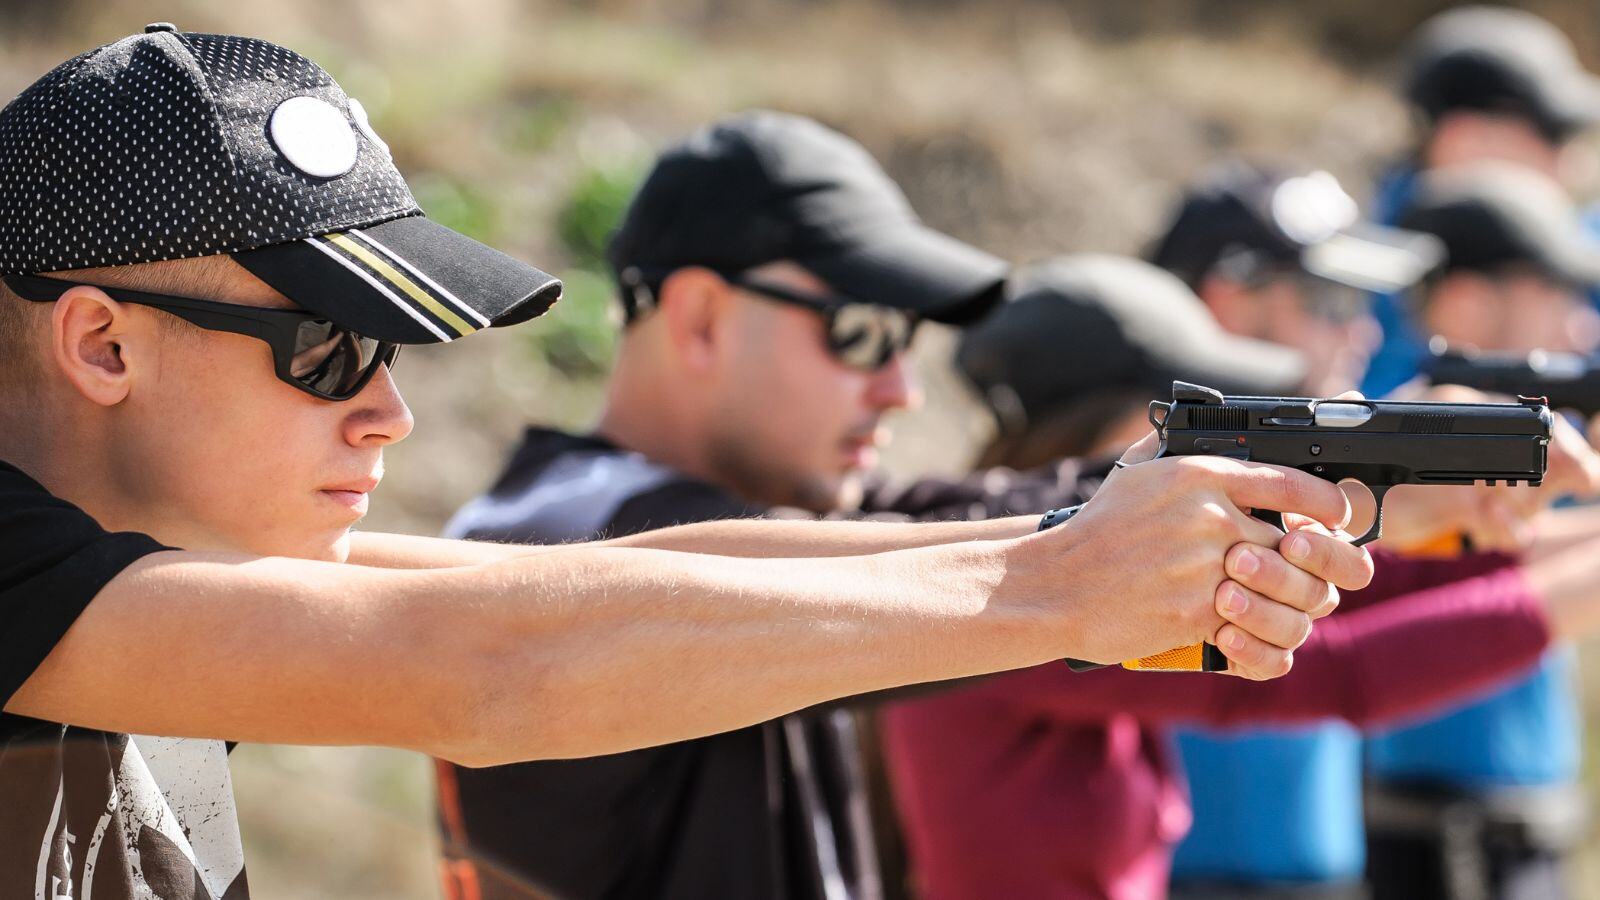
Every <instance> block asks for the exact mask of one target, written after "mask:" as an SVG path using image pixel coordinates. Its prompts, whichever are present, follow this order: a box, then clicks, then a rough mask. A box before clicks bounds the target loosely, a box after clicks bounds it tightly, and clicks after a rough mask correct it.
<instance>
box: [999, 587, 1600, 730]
mask: <svg viewBox="0 0 1600 900" xmlns="http://www.w3.org/2000/svg"><path fill="white" fill-rule="evenodd" d="M1569 562H1570V561H1569ZM1482 563H1483V561H1482V560H1468V561H1465V563H1464V564H1458V565H1457V568H1458V569H1460V574H1464V575H1467V576H1468V577H1465V578H1461V579H1460V580H1456V581H1448V582H1443V581H1442V580H1441V581H1440V582H1436V583H1435V584H1433V585H1431V586H1424V587H1413V583H1414V581H1415V578H1414V577H1412V576H1413V574H1414V573H1412V572H1408V571H1401V572H1397V573H1395V574H1394V576H1393V577H1390V578H1388V579H1383V578H1381V577H1380V579H1379V581H1380V582H1381V581H1385V580H1386V581H1387V584H1383V583H1375V584H1374V585H1373V588H1372V589H1371V590H1368V591H1361V592H1357V596H1360V595H1364V594H1365V595H1370V594H1388V593H1389V592H1390V591H1391V590H1397V589H1399V590H1404V591H1405V593H1403V594H1401V595H1400V596H1392V595H1391V596H1390V597H1389V599H1387V600H1386V601H1385V602H1381V603H1368V605H1364V606H1363V608H1360V609H1355V610H1349V611H1345V612H1341V613H1340V614H1339V615H1337V616H1334V617H1332V618H1330V619H1328V620H1327V621H1325V622H1322V623H1320V624H1319V625H1318V626H1317V630H1316V633H1315V634H1313V635H1312V636H1311V637H1310V639H1308V640H1307V641H1306V643H1305V644H1304V645H1303V646H1302V647H1301V648H1300V649H1299V650H1298V651H1296V654H1295V668H1294V671H1293V672H1291V673H1290V674H1289V675H1287V676H1285V677H1284V678H1281V679H1278V680H1277V681H1273V682H1270V683H1266V684H1245V683H1242V682H1239V681H1238V680H1236V679H1218V678H1206V677H1203V676H1194V675H1175V676H1167V677H1163V678H1160V679H1154V678H1151V677H1149V676H1140V675H1139V674H1138V673H1132V672H1122V671H1116V670H1108V671H1104V672H1091V673H1084V674H1072V673H1070V672H1066V671H1062V670H1063V669H1064V668H1065V667H1057V666H1049V665H1046V666H1041V667H1037V668H1035V669H1032V670H1029V671H1027V672H1018V673H1012V674H1008V675H1004V676H1001V677H998V678H995V679H993V680H990V681H986V682H984V683H983V684H981V685H980V686H979V687H977V688H974V689H975V690H980V691H990V692H993V693H994V695H995V697H996V700H997V702H1006V703H1020V704H1023V705H1024V706H1031V707H1033V708H1035V709H1036V710H1038V711H1040V712H1044V713H1045V714H1048V715H1053V716H1057V717H1061V718H1064V719H1070V720H1074V721H1077V720H1085V719H1090V720H1092V719H1100V718H1103V717H1105V716H1108V715H1112V714H1115V713H1129V714H1132V715H1135V716H1139V717H1141V718H1144V719H1147V720H1150V721H1157V722H1187V723H1194V724H1204V725H1211V726H1246V725H1249V726H1261V725H1284V724H1299V723H1305V722H1312V721H1317V720H1320V719H1326V718H1341V719H1344V720H1346V721H1349V722H1351V723H1352V724H1355V725H1358V726H1362V727H1372V726H1376V725H1381V724H1385V723H1389V722H1393V721H1394V720H1396V719H1398V718H1401V717H1404V716H1407V715H1413V714H1419V713H1422V712H1425V711H1428V710H1430V709H1433V708H1437V707H1438V706H1441V705H1444V704H1446V703H1449V702H1451V701H1454V700H1460V699H1464V698H1466V697H1469V696H1471V695H1472V694H1474V693H1476V692H1479V691H1483V690H1486V689H1488V688H1489V687H1491V686H1493V685H1494V684H1497V683H1499V682H1500V681H1501V680H1503V679H1505V678H1508V677H1510V676H1512V675H1514V674H1516V673H1518V672H1520V671H1523V670H1524V669H1525V668H1526V667H1528V666H1530V665H1532V664H1533V663H1534V662H1535V661H1536V660H1537V659H1538V658H1539V656H1540V654H1541V653H1542V652H1543V651H1544V649H1545V648H1546V647H1547V646H1548V643H1549V641H1550V640H1551V638H1552V637H1553V635H1552V631H1555V632H1557V633H1566V632H1568V631H1570V630H1571V629H1573V628H1575V627H1578V626H1579V624H1580V622H1581V621H1582V620H1581V619H1580V618H1579V616H1581V614H1582V611H1583V610H1585V609H1588V608H1592V607H1593V606H1595V605H1596V603H1595V600H1596V597H1595V592H1594V591H1593V590H1592V588H1591V587H1590V585H1592V583H1593V578H1592V575H1590V574H1589V573H1588V572H1587V571H1585V572H1580V571H1579V570H1578V569H1577V567H1576V566H1574V565H1568V566H1565V567H1563V568H1562V569H1559V570H1557V569H1554V568H1551V567H1544V566H1541V567H1538V568H1535V569H1532V570H1524V569H1521V568H1519V567H1517V566H1515V565H1513V564H1510V563H1508V562H1506V561H1504V560H1503V558H1502V560H1501V561H1499V562H1498V563H1495V564H1494V567H1493V568H1483V565H1482ZM1390 567H1391V568H1404V569H1410V568H1416V569H1419V570H1420V571H1422V572H1425V573H1429V574H1431V576H1432V577H1434V578H1436V579H1437V578H1438V577H1439V575H1440V574H1441V573H1444V572H1447V571H1448V568H1447V567H1443V566H1436V565H1434V564H1432V563H1423V564H1414V563H1408V562H1394V561H1392V560H1391V561H1390ZM1475 569H1477V571H1475ZM1591 570H1592V566H1591ZM1380 575H1381V573H1380ZM1374 599H1380V598H1375V597H1371V596H1368V597H1364V598H1363V601H1364V603H1366V602H1368V601H1371V600H1374ZM1591 618H1592V617H1591Z"/></svg>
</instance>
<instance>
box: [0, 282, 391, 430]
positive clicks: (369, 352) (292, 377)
mask: <svg viewBox="0 0 1600 900" xmlns="http://www.w3.org/2000/svg"><path fill="white" fill-rule="evenodd" d="M5 283H6V287H9V288H10V289H11V291H12V293H14V294H16V295H17V296H18V297H21V298H22V299H24V300H32V301H35V302H40V303H48V302H51V301H54V300H59V299H60V298H61V295H62V294H64V293H66V292H67V291H68V290H70V289H71V288H74V287H93V288H98V289H99V290H101V291H104V292H105V294H106V296H108V297H110V298H111V299H113V300H116V301H117V302H119V303H136V304H138V305H140V306H149V307H152V308H154V309H159V310H162V311H163V312H167V313H171V314H172V315H175V316H177V317H178V318H180V319H183V320H184V321H186V322H190V323H192V324H194V325H198V326H199V327H201V328H204V329H206V330H208V331H226V332H229V333H231V334H242V335H245V336H246V337H253V338H256V339H257V340H261V341H265V342H266V344H267V346H269V347H271V348H272V366H273V370H274V372H276V374H277V376H278V379H279V380H281V381H283V382H284V383H285V384H288V385H291V386H293V387H296V388H299V389H300V390H302V391H305V392H306V393H308V394H310V395H312V396H313V397H320V398H322V399H323V400H349V399H350V398H351V397H354V396H355V395H357V394H359V393H361V389H362V388H364V387H366V386H367V382H369V381H371V380H372V376H373V375H375V374H377V371H378V366H380V365H387V366H390V367H393V366H394V361H395V358H396V357H397V356H399V354H400V345H399V344H395V343H391V342H389V341H380V340H377V339H376V338H369V337H365V336H363V335H360V334H357V333H356V332H354V331H351V330H350V329H348V328H345V327H343V326H342V325H338V324H336V323H334V322H331V321H329V320H328V319H326V318H324V317H322V316H319V315H317V314H316V313H312V312H306V311H304V310H298V309H269V308H265V307H257V306H240V305H237V304H233V303H214V302H212V301H210V300H196V299H194V298H191V297H172V296H168V295H166V294H150V293H145V292H144V291H130V290H125V289H123V288H108V287H101V286H100V285H89V284H84V283H82V282H76V281H63V280H60V279H57V278H41V277H39V276H37V275H7V276H5Z"/></svg>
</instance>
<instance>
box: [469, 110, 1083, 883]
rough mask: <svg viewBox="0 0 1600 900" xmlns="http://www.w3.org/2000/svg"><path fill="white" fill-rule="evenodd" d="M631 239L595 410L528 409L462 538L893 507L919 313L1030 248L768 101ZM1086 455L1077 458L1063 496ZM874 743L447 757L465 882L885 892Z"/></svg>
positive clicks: (677, 178) (710, 135)
mask: <svg viewBox="0 0 1600 900" xmlns="http://www.w3.org/2000/svg"><path fill="white" fill-rule="evenodd" d="M609 256H610V261H611V263H612V265H613V267H614V269H615V271H616V273H617V275H618V278H619V283H620V286H621V298H622V304H623V309H624V315H625V317H626V325H625V330H624V333H623V338H622V344H621V350H620V353H619V354H618V364H617V367H616V370H615V372H614V373H613V375H612V379H611V383H610V387H609V390H608V394H607V400H606V405H605V409H604V412H603V413H602V414H601V417H600V421H599V423H598V425H597V426H596V428H595V430H594V432H593V433H592V434H589V435H573V434H566V433H562V432H558V431H553V430H549V429H543V428H532V429H529V431H528V432H527V435H526V436H525V438H524V440H523V443H522V445H521V446H520V447H519V448H518V449H517V450H516V451H515V453H514V454H513V455H512V457H511V460H510V461H509V463H508V465H507V468H506V470H505V471H504V472H503V473H502V474H501V476H500V478H499V479H498V481H497V482H496V484H495V485H494V487H493V488H492V489H491V490H490V491H489V493H488V494H487V495H485V496H483V497H481V498H479V499H477V500H474V501H473V502H471V503H469V504H468V505H467V506H466V507H464V508H463V509H462V510H461V511H460V513H459V514H458V515H457V516H456V517H455V518H454V519H453V520H452V521H451V523H450V525H449V526H448V532H449V533H450V534H454V535H462V536H470V537H476V538H487V539H493V540H514V541H523V542H534V543H560V542H564V541H570V540H575V539H584V538H591V537H596V536H601V535H616V534H630V533H635V532H641V531H647V530H650V529H655V528H659V527H661V526H664V525H670V524H673V523H678V522H695V521H703V520H711V519H726V518H735V517H748V516H754V515H759V514H761V513H763V512H769V511H771V510H772V509H773V508H774V507H784V508H790V509H792V510H796V511H804V512H805V513H809V514H818V513H831V512H849V511H856V510H863V509H865V510H872V509H884V508H886V507H890V506H892V505H893V498H892V497H889V496H887V495H886V494H885V493H884V492H881V491H876V490H869V486H868V485H867V483H866V482H865V481H864V476H865V474H866V473H867V472H868V471H869V470H871V469H872V468H873V466H874V465H875V463H876V460H877V454H878V448H879V447H880V446H881V445H882V444H883V443H884V442H885V441H886V440H887V439H888V435H887V432H886V431H885V429H884V426H883V424H882V418H883V416H884V415H885V414H886V413H889V412H892V411H895V410H900V409H906V408H909V407H912V406H914V405H915V404H916V403H917V402H918V400H919V388H918V386H917V385H916V383H915V381H914V380H913V377H912V374H911V372H910V370H909V368H908V364H907V362H906V360H905V357H904V352H905V350H906V348H907V346H908V345H909V343H910V340H911V337H912V334H913V332H914V330H915V328H916V326H917V324H918V322H919V321H921V320H923V319H932V320H936V321H945V322H954V323H960V322H964V321H968V320H971V319H973V318H976V317H977V316H979V315H981V314H982V313H983V312H985V311H986V310H987V309H988V308H989V307H990V306H992V305H993V303H994V302H995V301H996V299H997V298H998V296H999V291H1000V286H1001V282H1002V279H1003V278H1004V276H1005V274H1006V271H1007V268H1008V267H1007V265H1006V264H1005V263H1004V262H1002V261H1001V260H999V259H997V258H995V257H993V256H990V255H989V254H987V253H983V252H981V251H979V250H977V249H975V248H972V247H969V246H966V245H964V244H961V243H960V242H958V241H956V240H954V239H952V238H949V237H946V236H944V235H942V234H939V233H937V232H934V231H932V230H930V229H927V228H925V227H924V226H922V225H921V224H919V223H918V222H917V221H916V219H915V217H914V215H913V214H912V212H911V210H910V208H909V206H908V205H907V204H906V201H905V199H904V197H903V196H902V195H901V193H900V191H899V189H898V188H897V187H896V186H895V185H894V184H893V183H892V182H891V181H890V180H889V178H888V176H887V175H885V174H884V173H883V172H882V170H881V169H879V167H878V165H877V164H876V163H875V162H874V161H873V160H872V158H871V157H870V156H869V155H868V154H867V153H866V151H865V150H863V149H862V148H861V147H859V146H858V145H856V144H855V143H854V142H852V141H850V140H849V139H848V138H846V137H844V136H843V135H840V134H837V133H836V132H833V131H831V130H829V129H827V128H824V127H823V126H821V125H819V124H817V123H815V122H812V121H810V120H807V119H803V118H799V117H795V116H788V115H781V114H776V113H766V112H755V113H749V114H744V115H740V116H735V117H731V118H727V119H724V120H721V121H719V122H717V123H715V124H713V125H711V126H708V127H706V128H703V129H701V130H699V131H697V132H696V133H694V134H693V135H692V136H690V137H689V138H688V139H686V140H685V141H683V142H682V143H680V144H678V145H676V146H674V147H672V148H669V149H668V150H666V151H664V152H663V153H662V154H661V156H660V157H659V158H658V160H657V162H656V164H655V166H654V168H653V169H652V171H651V173H650V175H649V176H648V177H647V179H646V181H645V182H644V184H643V186H642V187H641V188H640V190H639V192H638V194H637V195H636V196H635V198H634V200H633V202H632V204H631V205H630V207H629V209H628V212H627V214H626V217H625V219H624V221H623V222H622V224H621V226H620V228H619V230H618V232H617V233H616V234H615V235H614V236H613V239H612V242H611V246H610V251H609ZM1096 474H1103V472H1102V473H1096ZM1086 477H1088V476H1087V473H1082V474H1080V473H1078V472H1076V471H1069V472H1065V473H1063V475H1062V478H1061V482H1060V484H1061V489H1060V491H1059V492H1058V493H1061V494H1063V502H1074V501H1076V500H1077V499H1081V498H1082V497H1083V496H1084V495H1086V494H1087V491H1086V490H1082V489H1079V488H1078V486H1077V485H1078V481H1079V480H1080V478H1086ZM1050 505H1059V504H1043V505H1040V506H1038V507H1037V508H1036V509H1034V510H1030V511H1037V512H1043V511H1044V510H1045V509H1047V508H1049V506H1050ZM856 741H857V736H856V732H855V723H854V721H853V720H852V717H851V715H850V714H849V713H848V712H847V711H844V710H837V709H836V710H829V711H821V712H813V713H810V714H797V715H792V716H788V717H785V718H783V719H781V720H778V721H774V722H770V723H767V724H764V725H760V726H756V727H753V728H747V729H743V730H740V731H733V732H729V733H727V734H721V735H717V736H714V737H709V738H705V739H702V740H698V741H691V742H686V743H679V744H671V745H667V746H662V747H656V748H652V749H647V750H639V751H635V752H632V753H627V754H622V755H619V756H611V757H601V758H595V759H580V760H569V761H556V762H542V763H537V764H528V765H519V766H512V767H504V768H495V769H483V770H469V769H461V768H457V767H454V766H449V765H446V764H443V763H441V765H440V768H439V793H440V806H441V815H442V820H443V823H444V825H445V830H446V853H447V855H448V856H449V857H450V858H451V860H452V862H451V863H450V864H449V865H448V866H447V890H448V892H449V894H450V896H451V897H453V898H467V897H477V896H483V897H487V898H501V897H527V896H543V895H545V894H546V893H548V894H553V895H555V896H559V897H574V898H600V897H606V898H620V897H682V898H702V897H751V898H756V897H772V898H784V897H787V898H807V900H808V898H813V897H818V898H872V897H877V896H881V894H882V890H883V888H882V884H881V881H880V878H879V874H878V868H877V850H876V848H875V846H874V843H873V834H872V826H871V822H870V820H869V810H868V806H867V795H866V792H865V781H864V775H863V771H862V767H861V759H860V757H859V755H858V753H857V747H856ZM479 891H481V894H480V893H477V892H479Z"/></svg>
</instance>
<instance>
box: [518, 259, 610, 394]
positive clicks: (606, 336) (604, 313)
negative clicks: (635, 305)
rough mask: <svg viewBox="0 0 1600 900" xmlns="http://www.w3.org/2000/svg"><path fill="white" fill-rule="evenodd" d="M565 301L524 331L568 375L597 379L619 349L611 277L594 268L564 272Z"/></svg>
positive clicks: (542, 354) (537, 350)
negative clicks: (538, 323)
mask: <svg viewBox="0 0 1600 900" xmlns="http://www.w3.org/2000/svg"><path fill="white" fill-rule="evenodd" d="M561 281H562V284H563V288H562V291H561V300H560V302H558V303H557V304H556V305H555V308H553V309H551V310H550V312H548V313H546V314H545V316H544V318H542V319H541V320H540V327H538V328H536V329H528V330H527V331H526V332H524V333H525V334H526V335H527V338H528V340H529V342H530V343H531V344H532V345H533V347H534V352H535V353H537V354H538V355H539V356H540V357H542V358H543V359H544V361H545V362H546V363H547V364H548V365H549V366H550V367H551V368H553V369H555V370H556V371H558V372H560V373H561V374H562V375H565V376H566V377H568V378H599V377H601V376H603V375H605V373H606V372H608V371H610V369H611V360H612V357H613V354H614V353H615V352H616V343H617V327H618V320H617V317H616V312H617V310H616V307H615V306H614V301H613V299H612V294H613V287H612V282H611V278H610V276H609V275H606V274H604V273H602V272H598V271H594V270H592V269H569V270H567V271H564V272H562V273H561Z"/></svg>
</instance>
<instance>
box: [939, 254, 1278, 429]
mask: <svg viewBox="0 0 1600 900" xmlns="http://www.w3.org/2000/svg"><path fill="white" fill-rule="evenodd" d="M956 365H957V367H958V368H960V370H961V371H962V373H963V374H965V375H966V377H967V379H968V380H969V381H971V382H972V384H973V385H974V386H975V387H977V389H978V391H979V393H981V394H983V395H984V397H985V399H986V400H987V402H988V403H989V405H990V407H991V409H993V410H994V411H995V414H996V418H997V419H999V420H1000V422H1001V424H1002V425H1003V426H1008V427H1011V428H1019V427H1020V423H1019V422H1018V421H1017V420H1019V419H1035V420H1036V419H1037V418H1039V417H1040V416H1042V415H1044V414H1047V413H1049V412H1051V411H1052V410H1054V409H1058V408H1061V407H1063V406H1066V405H1068V404H1070V403H1072V402H1074V401H1077V400H1081V399H1083V398H1084V397H1086V396H1088V395H1090V394H1092V393H1093V392H1095V391H1103V390H1107V389H1112V388H1134V389H1140V390H1150V391H1152V392H1154V394H1155V395H1157V396H1159V395H1161V394H1163V393H1165V392H1166V391H1167V390H1169V389H1170V388H1171V386H1172V382H1173V381H1174V380H1181V381H1189V382H1193V383H1196V384H1203V385H1205V386H1207V387H1213V388H1216V389H1218V390H1220V391H1223V392H1224V393H1229V394H1251V395H1266V396H1289V395H1292V394H1293V393H1294V392H1295V391H1296V390H1297V389H1298V388H1299V386H1300V384H1301V382H1302V381H1303V380H1304V378H1305V373H1306V364H1305V359H1304V357H1303V356H1302V355H1301V354H1300V352H1299V351H1297V350H1295V349H1293V348H1290V347H1286V346H1283V345H1281V344H1273V343H1269V342H1267V341H1259V340H1255V339H1252V338H1247V337H1242V336H1239V335H1235V334H1232V333H1229V332H1227V331H1225V330H1224V329H1223V328H1222V326H1220V325H1218V324H1217V321H1216V319H1215V318H1213V317H1212V315H1211V311H1210V310H1208V309H1207V308H1206V306H1205V304H1204V303H1203V302H1201V300H1200V298H1199V297H1196V296H1195V295H1194V292H1193V291H1191V290H1189V288H1188V287H1187V286H1185V285H1184V283H1183V282H1181V281H1179V280H1178V279H1177V278H1176V277H1174V276H1173V275H1171V274H1170V273H1168V272H1166V271H1163V270H1162V269H1160V268H1157V267H1156V266H1153V265H1150V264H1149V263H1146V262H1142V261H1140V260H1137V259H1132V258H1128V257H1120V256H1104V255H1098V254H1086V255H1075V256H1063V257H1058V258H1055V259H1051V260H1049V261H1046V262H1043V263H1038V264H1035V265H1032V266H1027V267H1024V268H1022V269H1019V270H1018V271H1017V272H1016V273H1015V274H1014V275H1013V276H1012V278H1011V280H1010V282H1009V283H1008V284H1007V286H1006V300H1005V302H1004V303H1003V304H1001V305H1000V306H999V307H998V308H997V309H995V310H994V311H993V312H992V313H990V314H989V316H988V317H987V318H985V319H984V320H983V321H981V322H979V323H978V324H976V325H974V326H972V327H970V328H968V329H966V330H965V331H964V332H963V333H962V336H961V342H960V344H959V346H958V348H957V350H956ZM1019 413H1020V416H1019V415H1018V414H1019Z"/></svg>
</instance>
